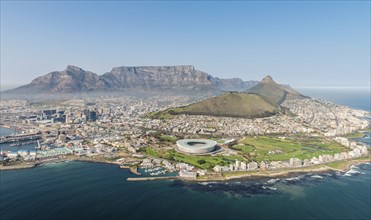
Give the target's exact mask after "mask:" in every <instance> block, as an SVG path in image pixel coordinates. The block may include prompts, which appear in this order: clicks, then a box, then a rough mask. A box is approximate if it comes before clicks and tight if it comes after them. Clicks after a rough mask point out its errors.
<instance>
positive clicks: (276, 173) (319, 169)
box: [0, 158, 371, 182]
mask: <svg viewBox="0 0 371 220" xmlns="http://www.w3.org/2000/svg"><path fill="white" fill-rule="evenodd" d="M68 161H81V162H89V163H102V164H112V165H116V166H118V167H119V168H121V169H129V170H130V171H131V169H130V167H125V166H120V164H119V163H118V162H113V161H102V160H96V159H92V158H75V159H71V158H69V159H59V160H53V161H45V162H43V163H39V164H35V163H33V164H30V163H27V164H17V165H14V166H0V171H5V170H19V169H30V168H35V167H37V166H39V165H41V164H47V163H56V162H57V163H59V162H68ZM369 162H371V158H362V159H355V160H349V161H343V164H342V166H341V168H333V167H329V166H327V165H326V164H325V165H321V166H314V167H305V168H301V169H300V168H299V169H287V170H269V171H258V172H249V173H247V172H246V173H241V174H236V175H229V176H228V174H227V173H225V174H227V175H226V176H221V177H207V178H197V179H188V178H181V177H178V176H174V177H172V178H163V176H161V177H151V178H147V177H132V178H130V181H153V180H166V179H180V180H183V181H190V182H210V181H229V180H236V179H244V178H264V177H287V176H289V175H296V174H303V173H323V172H328V171H340V172H346V171H348V170H350V168H351V166H353V165H360V164H364V163H369ZM132 173H133V172H132ZM133 174H135V175H138V174H137V173H133Z"/></svg>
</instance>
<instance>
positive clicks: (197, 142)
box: [176, 139, 216, 154]
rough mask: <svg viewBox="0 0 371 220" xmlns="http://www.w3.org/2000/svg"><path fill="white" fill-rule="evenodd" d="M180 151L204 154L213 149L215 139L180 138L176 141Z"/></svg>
mask: <svg viewBox="0 0 371 220" xmlns="http://www.w3.org/2000/svg"><path fill="white" fill-rule="evenodd" d="M176 144H177V148H178V150H179V151H180V152H183V153H188V154H205V153H210V152H212V151H213V150H214V149H215V146H216V141H213V140H208V139H182V140H178V141H177V142H176Z"/></svg>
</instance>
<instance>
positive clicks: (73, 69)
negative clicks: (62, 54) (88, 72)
mask: <svg viewBox="0 0 371 220" xmlns="http://www.w3.org/2000/svg"><path fill="white" fill-rule="evenodd" d="M64 71H66V72H79V73H82V72H85V71H84V70H83V69H81V68H80V67H77V66H73V65H68V66H67V68H66V69H65V70H64Z"/></svg>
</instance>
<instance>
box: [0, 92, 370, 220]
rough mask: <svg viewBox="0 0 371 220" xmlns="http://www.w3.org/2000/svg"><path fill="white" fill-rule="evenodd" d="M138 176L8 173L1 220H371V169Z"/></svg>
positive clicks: (92, 171) (2, 174)
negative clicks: (201, 177) (232, 176)
mask: <svg viewBox="0 0 371 220" xmlns="http://www.w3.org/2000/svg"><path fill="white" fill-rule="evenodd" d="M318 94H319V95H321V96H324V95H325V94H324V93H322V92H319V93H318ZM306 95H309V94H306ZM364 95H365V96H366V97H367V96H368V94H364ZM356 96H357V97H354V98H353V99H351V100H356V99H357V100H362V101H361V102H362V103H355V104H354V103H352V102H348V103H341V98H340V99H339V100H338V103H340V104H347V105H349V106H351V107H356V108H360V109H365V110H367V108H368V106H369V103H368V104H367V103H366V104H365V103H364V102H365V100H366V99H365V98H359V97H358V96H359V94H357V95H356ZM318 98H323V97H318ZM330 101H333V102H336V101H335V99H334V100H330ZM368 102H369V99H368ZM363 140H365V139H363ZM132 176H133V175H132V174H131V173H130V172H129V171H128V170H126V169H119V168H118V167H117V166H114V165H108V164H96V163H86V162H64V163H56V164H46V165H42V166H39V167H37V168H34V169H26V170H10V171H0V183H1V184H0V219H1V220H6V219H205V220H207V219H213V220H214V219H355V220H358V219H360V220H362V219H371V208H370V207H371V164H370V163H368V164H363V165H359V166H357V167H353V168H352V170H351V171H350V172H347V173H339V172H338V173H332V172H331V173H325V174H320V175H317V174H306V175H300V176H299V177H294V178H282V179H273V180H272V179H267V178H262V179H255V180H253V179H241V180H235V181H229V182H211V183H194V182H182V181H153V182H128V181H126V178H128V177H132ZM296 176H297V175H296Z"/></svg>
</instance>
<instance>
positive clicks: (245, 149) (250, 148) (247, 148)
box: [232, 144, 256, 153]
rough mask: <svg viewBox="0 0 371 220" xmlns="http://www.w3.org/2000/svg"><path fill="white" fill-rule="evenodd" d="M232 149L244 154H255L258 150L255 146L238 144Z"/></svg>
mask: <svg viewBox="0 0 371 220" xmlns="http://www.w3.org/2000/svg"><path fill="white" fill-rule="evenodd" d="M232 149H235V150H240V151H242V152H244V153H250V152H253V151H254V150H256V148H255V147H254V146H251V145H244V144H237V145H234V146H233V147H232Z"/></svg>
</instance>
